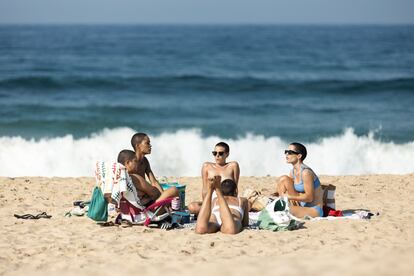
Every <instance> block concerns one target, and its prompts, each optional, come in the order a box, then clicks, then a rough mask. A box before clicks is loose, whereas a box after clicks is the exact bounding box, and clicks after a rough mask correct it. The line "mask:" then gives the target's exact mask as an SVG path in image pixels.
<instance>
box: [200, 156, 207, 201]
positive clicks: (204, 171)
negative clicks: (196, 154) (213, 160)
mask: <svg viewBox="0 0 414 276" xmlns="http://www.w3.org/2000/svg"><path fill="white" fill-rule="evenodd" d="M208 166H209V164H208V163H207V162H205V163H204V164H203V166H202V167H201V178H202V180H203V187H202V189H201V198H202V199H204V197H205V196H206V194H207V184H208Z"/></svg>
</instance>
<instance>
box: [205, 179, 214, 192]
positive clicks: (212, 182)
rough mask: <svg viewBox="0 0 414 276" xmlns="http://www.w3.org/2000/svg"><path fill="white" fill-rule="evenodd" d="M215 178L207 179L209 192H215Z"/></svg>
mask: <svg viewBox="0 0 414 276" xmlns="http://www.w3.org/2000/svg"><path fill="white" fill-rule="evenodd" d="M214 180H215V179H214V178H213V177H210V178H208V179H207V189H208V190H209V191H212V190H214V188H215V187H214Z"/></svg>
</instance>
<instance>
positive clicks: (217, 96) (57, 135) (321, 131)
mask: <svg viewBox="0 0 414 276" xmlns="http://www.w3.org/2000/svg"><path fill="white" fill-rule="evenodd" d="M413 118H414V26H413V25H408V26H404V25H395V26H340V25H338V26H318V25H312V26H306V25H34V26H31V25H0V175H2V176H92V175H93V162H94V161H95V160H115V159H116V156H117V153H118V152H119V151H120V150H122V149H124V148H131V146H130V138H131V136H132V135H133V134H134V133H135V132H146V133H148V134H149V135H150V137H151V140H152V144H153V152H152V154H151V155H150V156H149V159H150V161H151V164H152V167H153V170H154V172H155V174H156V175H157V176H162V175H166V176H177V177H178V176H197V175H199V173H200V167H201V164H202V163H203V162H204V161H209V160H212V156H211V150H212V149H213V147H214V145H215V144H216V143H217V142H219V141H225V142H228V143H229V144H230V147H231V154H230V159H231V160H236V161H238V162H239V163H240V166H241V174H242V175H246V176H247V175H254V176H262V175H280V174H284V173H286V172H288V170H289V166H288V165H287V164H286V163H285V161H284V155H283V150H284V149H285V148H286V147H287V145H288V144H289V143H290V142H293V141H298V142H302V143H304V144H305V145H306V146H307V147H308V151H309V155H308V158H307V160H306V161H307V164H308V165H310V166H311V167H312V168H314V170H315V171H316V172H317V173H319V174H329V175H347V174H371V173H411V172H414V161H413V156H414V119H413ZM305 163H306V162H305Z"/></svg>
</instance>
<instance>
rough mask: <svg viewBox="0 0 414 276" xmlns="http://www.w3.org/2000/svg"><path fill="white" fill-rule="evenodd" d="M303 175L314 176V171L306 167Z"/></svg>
mask: <svg viewBox="0 0 414 276" xmlns="http://www.w3.org/2000/svg"><path fill="white" fill-rule="evenodd" d="M302 176H305V177H309V176H312V177H313V172H312V171H311V170H309V169H305V170H303V171H302Z"/></svg>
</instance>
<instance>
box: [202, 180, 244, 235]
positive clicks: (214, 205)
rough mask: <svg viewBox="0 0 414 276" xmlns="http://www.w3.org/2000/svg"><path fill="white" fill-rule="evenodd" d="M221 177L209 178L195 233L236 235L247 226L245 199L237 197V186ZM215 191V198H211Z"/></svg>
mask: <svg viewBox="0 0 414 276" xmlns="http://www.w3.org/2000/svg"><path fill="white" fill-rule="evenodd" d="M220 180H221V177H220V176H215V177H214V178H209V179H208V182H207V194H206V196H205V197H204V200H203V203H202V204H201V208H200V212H199V214H198V218H197V225H196V229H195V231H196V233H198V234H206V233H215V232H218V231H221V232H222V233H224V234H237V233H240V232H241V231H242V228H243V227H244V226H248V224H249V211H248V206H247V199H245V198H240V197H238V196H237V184H236V183H235V182H234V181H233V180H231V179H226V180H224V181H223V182H221V183H220ZM214 191H216V194H217V196H216V197H213V192H214Z"/></svg>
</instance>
